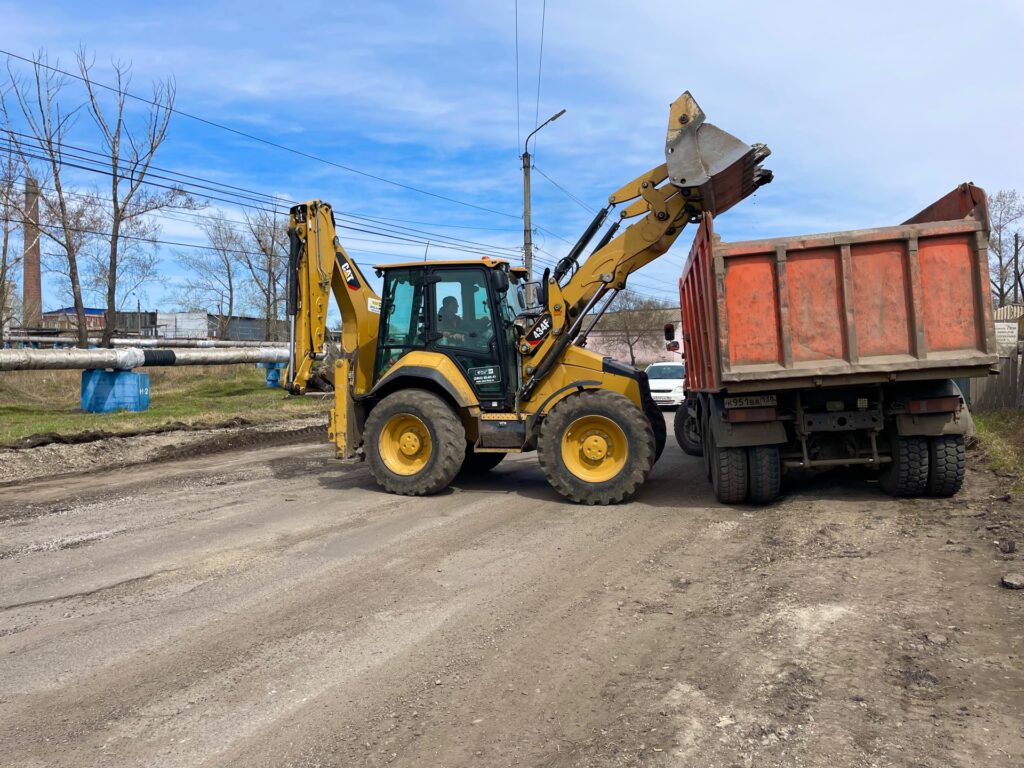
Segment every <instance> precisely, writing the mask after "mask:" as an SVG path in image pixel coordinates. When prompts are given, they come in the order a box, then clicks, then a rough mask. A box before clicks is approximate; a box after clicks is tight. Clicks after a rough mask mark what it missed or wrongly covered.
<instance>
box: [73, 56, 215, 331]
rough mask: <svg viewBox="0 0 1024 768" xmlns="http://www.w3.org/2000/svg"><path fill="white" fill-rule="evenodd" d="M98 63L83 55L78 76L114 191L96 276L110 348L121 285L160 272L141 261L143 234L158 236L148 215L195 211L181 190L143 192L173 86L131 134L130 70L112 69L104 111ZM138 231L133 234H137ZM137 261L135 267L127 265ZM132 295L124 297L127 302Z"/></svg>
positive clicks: (159, 85)
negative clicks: (95, 71)
mask: <svg viewBox="0 0 1024 768" xmlns="http://www.w3.org/2000/svg"><path fill="white" fill-rule="evenodd" d="M92 67H93V61H92V60H90V58H89V57H88V56H87V54H86V52H85V49H84V48H82V49H79V51H78V70H79V72H80V73H81V75H82V80H83V81H84V82H85V88H86V92H87V93H88V96H89V100H88V110H89V114H90V115H91V116H92V119H93V122H95V123H96V126H97V127H98V128H99V130H100V134H101V136H102V139H103V146H104V148H105V150H106V158H104V163H105V164H106V163H107V162H108V161H109V168H110V190H109V197H108V199H107V201H106V203H107V206H108V207H107V208H106V217H105V218H106V219H107V221H106V225H107V226H106V229H105V230H104V235H105V236H106V237H107V264H106V268H105V269H102V270H99V271H98V272H97V273H96V274H98V275H102V277H103V279H104V281H105V283H106V307H107V310H106V311H107V316H106V322H105V323H104V328H103V344H105V345H107V346H109V345H110V341H111V339H112V338H113V336H114V332H115V331H116V329H117V309H118V306H119V304H118V287H119V281H121V280H122V279H123V278H125V277H127V276H128V275H129V274H130V275H132V277H133V279H134V280H135V281H136V282H138V281H139V280H141V279H148V278H150V277H151V276H152V274H153V273H154V272H155V265H156V261H155V255H154V256H153V258H152V259H151V260H145V259H144V258H141V257H142V253H141V249H140V246H139V243H140V240H141V241H144V240H145V239H146V238H145V237H144V236H143V237H141V238H140V236H139V234H138V233H139V232H153V231H154V230H155V227H154V225H152V224H151V223H149V222H147V220H146V216H147V214H150V213H153V212H155V211H159V210H163V209H167V208H195V207H196V204H195V202H194V201H193V200H192V199H191V198H190V197H189V196H188V195H187V194H186V193H185V191H184V190H182V189H181V188H179V187H173V188H171V189H163V188H152V187H146V188H143V184H144V183H145V180H146V174H147V173H148V172H149V169H150V165H151V164H152V162H153V157H154V155H155V154H156V152H157V150H158V149H159V148H160V145H161V144H163V142H164V140H165V139H166V138H167V128H168V126H169V125H170V120H171V114H172V112H173V110H174V94H175V88H174V82H173V81H171V80H158V81H156V82H154V83H153V93H152V96H151V98H150V99H149V101H148V105H149V106H148V107H147V109H146V122H145V126H144V127H140V128H135V129H133V128H131V127H129V125H128V116H127V114H126V111H125V102H126V101H127V99H128V87H129V85H130V84H131V80H132V76H131V65H130V64H123V63H121V62H114V63H113V70H114V85H113V86H111V87H110V90H112V91H113V98H112V103H110V104H108V105H107V106H104V104H103V103H102V99H101V98H100V96H99V93H98V90H97V86H96V84H95V83H94V82H93V80H92V77H91V70H92ZM133 231H134V233H133ZM108 233H109V234H108ZM129 257H134V259H133V260H132V262H131V264H121V263H120V262H121V261H122V260H123V259H127V258H129ZM128 292H129V291H122V296H124V295H127V293H128Z"/></svg>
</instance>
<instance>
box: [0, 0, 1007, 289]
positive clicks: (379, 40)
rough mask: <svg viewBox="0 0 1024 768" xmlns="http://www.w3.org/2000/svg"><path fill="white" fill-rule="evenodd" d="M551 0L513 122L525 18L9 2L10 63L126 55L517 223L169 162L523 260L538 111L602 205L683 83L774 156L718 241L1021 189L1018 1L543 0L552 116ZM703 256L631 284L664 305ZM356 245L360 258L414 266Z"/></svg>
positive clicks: (300, 180)
mask: <svg viewBox="0 0 1024 768" xmlns="http://www.w3.org/2000/svg"><path fill="white" fill-rule="evenodd" d="M542 2H543V0H520V2H519V3H518V6H519V31H518V34H519V79H520V84H519V90H520V97H519V118H518V124H517V103H516V44H515V39H516V23H515V10H514V8H515V4H514V2H513V0H507V1H506V0H501V1H500V2H458V1H452V2H430V3H428V2H420V3H413V2H405V3H402V2H378V3H344V2H343V3H337V2H335V3H324V4H320V3H315V2H307V3H304V4H300V5H296V4H285V3H265V4H261V3H253V2H248V3H240V2H203V3H195V2H176V3H173V4H170V3H167V4H163V3H123V2H119V3H110V2H90V3H81V2H75V3H70V2H55V3H49V4H39V3H36V4H29V3H10V2H0V12H2V18H3V20H4V24H3V28H2V30H0V48H3V49H6V50H9V51H12V52H14V53H17V54H21V55H31V54H32V53H33V52H35V51H39V50H45V51H47V53H48V54H49V57H50V61H51V63H52V62H53V61H54V60H55V59H58V58H59V60H60V62H61V64H62V65H67V66H69V67H71V66H72V65H73V63H74V58H73V56H74V51H75V49H76V48H77V47H78V46H79V45H80V44H84V45H85V46H87V47H88V48H89V50H90V51H92V52H94V53H95V54H96V57H97V68H96V70H95V74H94V76H95V77H96V78H97V79H98V80H104V79H106V78H107V76H108V73H109V70H108V69H107V68H106V67H105V64H106V62H109V61H110V60H111V59H120V60H122V61H131V62H132V63H133V65H134V85H133V90H135V91H137V92H139V93H141V94H145V93H146V92H148V90H149V82H150V81H151V80H153V79H155V78H160V77H166V76H173V77H174V79H175V81H176V83H177V95H178V97H177V106H178V108H179V109H181V110H184V111H187V112H191V113H194V114H197V115H201V116H203V117H206V118H209V119H211V120H214V121H217V122H221V123H225V124H228V125H231V126H235V127H237V128H238V129H240V130H243V131H246V132H250V133H253V134H257V135H259V136H263V137H265V138H267V139H270V140H272V141H274V142H277V143H281V144H284V145H287V146H289V147H294V148H296V149H299V150H302V151H304V152H307V153H310V154H314V155H317V156H321V157H325V158H329V159H331V160H334V161H336V162H338V163H342V164H345V165H348V166H351V167H354V168H358V169H361V170H364V171H367V172H369V173H373V174H376V175H379V176H382V177H387V178H390V179H394V180H396V181H399V182H402V183H404V184H408V185H412V186H416V187H419V188H422V189H426V190H430V191H432V192H435V193H436V194H439V195H444V196H448V197H453V198H457V199H459V200H464V201H467V202H471V203H474V204H476V205H480V206H483V207H486V208H490V209H493V210H496V211H500V212H503V213H504V214H507V215H497V214H492V213H485V212H483V211H480V210H476V209H473V208H470V207H466V206H459V205H453V204H449V203H446V202H443V201H441V200H438V199H436V198H431V197H428V196H424V195H419V194H415V193H412V192H409V191H406V190H402V189H399V188H397V187H393V186H389V185H386V184H382V183H379V182H376V181H373V180H370V179H367V178H365V177H362V176H359V175H355V174H351V173H347V172H345V171H342V170H340V169H338V168H334V167H331V166H329V165H326V164H323V163H318V162H315V161H312V160H307V159H303V158H300V157H297V156H295V155H293V154H289V153H288V152H284V151H281V150H278V149H273V148H271V147H268V146H265V145H261V144H258V143H255V142H252V141H249V140H246V139H244V138H242V137H239V136H236V135H232V134H230V133H227V132H225V131H221V130H217V129H215V128H212V127H210V126H205V125H203V124H201V123H197V122H194V121H191V120H188V119H185V118H180V117H179V118H176V119H175V120H174V122H173V123H172V126H171V135H170V138H169V139H168V141H167V143H166V144H165V146H164V147H163V149H162V152H161V154H160V155H159V156H158V160H157V162H158V163H159V164H160V165H162V166H164V167H167V168H173V169H175V170H179V171H183V172H186V173H192V174H195V175H197V176H203V177H207V178H213V179H216V180H219V181H222V182H225V183H229V184H235V185H238V186H243V187H247V188H252V189H257V190H261V191H265V192H268V193H273V194H278V195H281V196H282V197H284V198H286V199H289V200H302V199H309V198H321V199H324V200H327V201H330V202H331V203H333V204H334V206H335V208H336V209H340V210H345V211H351V212H356V213H362V214H366V215H371V216H377V217H389V218H395V219H404V220H410V221H415V222H425V223H423V224H415V225H410V226H416V227H419V228H421V229H424V230H430V231H434V232H443V233H446V234H449V235H453V236H458V237H464V238H468V239H472V240H475V241H480V242H486V243H491V244H494V245H495V246H504V247H517V246H520V245H521V243H522V234H521V221H520V219H519V216H520V215H521V211H522V188H521V171H520V165H519V158H518V155H519V152H520V151H521V149H520V148H519V147H520V145H519V143H518V142H519V139H520V138H521V137H525V134H526V133H528V132H529V131H530V130H531V129H532V127H533V126H534V125H535V117H539V119H540V120H543V119H545V118H546V117H547V116H549V115H550V114H552V113H553V112H555V111H557V110H559V109H562V108H565V109H566V110H567V113H566V115H565V116H564V117H563V118H562V119H561V120H559V121H558V122H557V123H555V124H553V125H551V126H548V127H547V128H545V129H544V131H543V132H542V133H541V134H540V137H539V144H538V146H537V151H536V153H535V160H536V164H537V166H538V167H539V168H540V169H541V170H543V171H544V172H545V173H547V174H548V175H550V176H551V177H552V178H553V179H555V180H556V181H557V182H558V183H559V184H561V185H562V186H564V187H566V188H567V189H568V190H570V191H571V192H572V193H573V194H574V195H576V196H577V197H579V198H581V199H582V200H584V201H585V202H586V203H587V204H588V205H589V206H591V207H592V208H595V209H596V208H598V207H600V206H601V205H602V204H603V202H604V200H605V198H606V197H607V195H608V194H609V193H610V192H611V191H613V190H614V189H616V188H617V187H618V186H620V185H621V184H622V183H624V182H625V181H628V180H629V179H630V178H632V177H634V176H636V175H637V174H639V173H641V172H642V171H644V170H646V169H648V168H650V167H652V166H655V165H657V164H659V163H660V162H661V160H662V147H663V141H664V130H665V120H666V115H667V107H668V104H669V102H671V101H672V100H673V99H674V98H675V97H676V96H677V95H678V94H679V93H680V92H682V91H683V90H686V89H689V90H690V91H692V92H693V94H694V95H695V96H696V98H697V99H698V101H699V102H700V103H701V106H702V107H703V108H704V111H705V112H706V113H707V115H708V119H709V120H710V121H712V122H714V123H716V124H717V125H719V126H720V127H722V128H724V129H726V130H728V131H730V132H732V133H734V134H735V135H737V136H739V137H740V138H742V139H744V140H745V141H748V142H755V141H758V142H764V143H767V144H768V145H769V146H770V147H771V148H772V150H773V156H772V157H771V158H770V159H769V161H768V162H767V163H766V165H768V166H769V167H770V168H772V170H773V171H774V172H775V181H774V183H772V184H771V185H770V186H768V187H765V188H763V189H762V190H761V191H760V192H759V193H758V194H757V195H756V196H755V197H754V198H752V199H749V200H747V201H745V202H744V203H742V204H740V205H739V206H737V207H736V208H734V209H733V210H732V211H730V212H729V213H727V214H726V215H724V216H723V217H722V218H721V219H720V220H719V222H718V226H719V229H720V231H721V233H722V234H723V236H724V237H725V238H726V239H729V240H736V239H747V238H755V237H768V236H776V235H784V234H794V233H803V232H812V231H828V230H835V229H846V228H852V227H863V226H879V225H887V224H894V223H898V222H899V221H902V220H903V219H905V218H907V217H908V216H910V215H911V214H913V213H914V212H916V211H917V210H919V209H920V208H922V207H924V206H925V205H926V204H927V203H929V202H931V201H932V200H934V199H935V198H937V197H938V196H940V195H941V194H943V193H945V192H947V191H948V190H949V189H952V188H953V187H954V186H955V185H956V184H957V183H959V182H961V181H966V180H973V181H975V182H976V183H978V184H981V185H982V186H984V187H985V188H986V189H988V190H989V191H995V190H997V189H1001V188H1014V187H1015V188H1018V189H1019V188H1022V187H1024V162H1022V160H1021V150H1020V137H1021V129H1020V126H1021V125H1024V92H1022V87H1021V86H1022V77H1021V73H1022V72H1024V54H1022V49H1024V3H1021V2H1012V1H1011V0H1006V1H1005V2H1000V1H999V0H989V1H988V2H978V3H974V4H965V3H962V2H960V3H953V2H945V1H944V0H940V1H939V2H904V3H893V2H887V3H878V2H858V3H842V4H840V3H825V2H786V1H780V2H773V3H751V2H715V3H704V4H682V3H679V2H646V3H621V2H619V3H611V2H586V3H584V2H569V1H568V0H548V3H547V12H546V19H545V29H544V50H543V70H542V78H541V83H540V99H539V103H538V101H537V70H538V56H539V43H540V32H541V11H542ZM15 66H16V67H17V66H19V65H15ZM79 128H80V131H81V134H80V137H81V138H80V140H81V141H82V143H87V144H88V143H90V140H89V138H88V137H89V133H88V129H89V125H88V123H87V122H85V121H83V122H82V123H80V127H79ZM93 145H95V144H94V140H93ZM82 181H83V182H88V181H89V180H88V179H83V180H82ZM92 183H95V182H92ZM533 187H534V223H535V225H537V226H539V227H541V228H543V231H540V232H538V235H537V242H538V244H539V246H540V247H541V248H542V249H543V252H542V253H541V256H542V257H543V258H550V257H552V256H554V257H557V256H559V255H562V254H563V253H564V252H565V251H566V250H567V249H568V247H569V246H568V245H567V244H566V243H565V242H563V241H562V240H559V239H557V238H556V237H554V236H553V235H552V234H551V233H555V234H557V235H559V236H561V237H562V238H564V239H565V240H568V241H573V240H574V239H575V238H576V236H578V234H579V232H580V231H582V229H583V228H584V227H585V225H586V223H587V222H588V221H589V218H590V214H589V213H587V212H586V211H585V210H583V209H582V208H581V207H580V206H578V205H577V204H576V203H574V202H572V201H571V200H569V199H567V198H566V197H565V196H564V195H563V194H562V193H561V192H560V191H558V190H557V189H555V187H553V186H552V185H551V184H550V183H549V182H548V181H547V180H545V179H544V178H543V177H541V176H539V175H534V179H533ZM220 215H227V216H231V217H234V218H239V217H240V212H239V211H238V210H233V209H232V208H231V207H230V206H221V209H220ZM161 225H162V227H163V233H162V236H163V237H164V238H165V239H170V240H181V241H186V242H196V243H200V242H203V238H202V236H201V235H200V234H199V233H198V231H197V229H196V227H195V226H194V224H192V223H190V222H188V221H175V220H170V219H166V220H162V221H161ZM442 225H458V226H460V227H467V228H468V227H473V228H474V229H454V228H444V227H442ZM690 239H691V238H690V235H689V234H688V233H684V234H683V236H682V237H681V238H680V240H679V243H678V244H677V246H676V247H675V248H674V249H673V251H672V252H671V253H670V254H669V255H668V256H666V257H663V258H662V259H661V260H659V261H657V262H655V263H654V264H652V265H650V266H649V267H647V268H645V269H644V270H643V271H642V272H641V273H640V275H639V276H638V279H637V280H635V281H634V283H633V287H634V288H636V289H637V290H638V291H641V292H644V293H650V294H652V295H657V296H659V297H662V298H671V297H673V296H674V294H675V288H674V285H675V281H676V279H677V277H678V274H679V270H680V266H681V263H682V259H683V257H684V255H685V253H686V251H687V249H688V247H689V242H690ZM343 240H344V233H343ZM345 242H346V245H348V246H349V248H350V250H352V251H353V254H354V255H355V257H356V258H357V259H358V260H360V261H363V262H370V263H374V262H377V261H388V260H393V258H405V257H407V256H415V257H416V258H421V257H422V255H423V247H422V246H420V245H409V246H402V245H399V244H393V243H392V244H387V243H384V244H382V243H364V242H357V241H355V240H351V241H349V240H345ZM366 251H377V252H379V253H367V252H366ZM385 253H386V254H390V255H382V254H385ZM430 255H431V257H439V258H443V257H445V256H455V255H457V254H453V253H451V252H445V251H444V250H443V249H441V248H437V247H434V248H431V251H430ZM161 256H162V258H163V266H164V271H165V280H164V281H163V282H162V283H161V284H159V285H153V286H150V287H149V289H148V292H147V301H146V302H144V303H146V304H148V305H150V306H153V307H155V306H157V305H161V306H166V305H167V304H168V302H169V296H170V294H171V292H172V291H173V288H174V286H175V285H176V284H177V283H178V282H180V280H181V271H180V268H179V267H177V265H176V264H175V263H174V254H173V252H172V250H171V249H167V248H164V249H163V250H162V251H161ZM50 303H51V302H47V305H49V304H50Z"/></svg>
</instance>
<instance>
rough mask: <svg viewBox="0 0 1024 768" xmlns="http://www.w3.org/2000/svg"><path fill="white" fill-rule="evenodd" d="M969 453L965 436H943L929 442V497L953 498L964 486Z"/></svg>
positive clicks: (926, 491) (927, 490)
mask: <svg viewBox="0 0 1024 768" xmlns="http://www.w3.org/2000/svg"><path fill="white" fill-rule="evenodd" d="M966 471H967V453H966V449H965V448H964V436H963V435H942V436H940V437H933V438H930V439H929V440H928V485H927V487H926V488H925V493H927V494H928V495H929V496H946V497H948V496H953V495H955V494H956V493H957V491H959V490H960V488H961V487H962V486H963V484H964V474H965V472H966Z"/></svg>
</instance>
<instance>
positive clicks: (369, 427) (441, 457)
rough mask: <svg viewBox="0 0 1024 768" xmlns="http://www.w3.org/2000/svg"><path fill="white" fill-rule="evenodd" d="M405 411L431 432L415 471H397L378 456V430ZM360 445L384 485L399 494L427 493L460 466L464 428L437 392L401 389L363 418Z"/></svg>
mask: <svg viewBox="0 0 1024 768" xmlns="http://www.w3.org/2000/svg"><path fill="white" fill-rule="evenodd" d="M403 414H408V415H411V416H414V417H416V418H417V419H419V420H420V421H421V422H422V423H423V424H424V425H425V426H426V428H427V431H428V432H429V435H430V442H431V450H430V455H429V458H428V459H427V461H426V463H425V465H424V466H423V468H422V469H421V470H419V471H417V472H416V473H415V474H408V475H403V474H398V473H396V472H393V471H392V470H391V469H389V468H388V466H387V465H386V464H385V461H384V457H382V456H381V452H380V448H381V433H382V432H383V430H384V428H385V425H386V424H387V423H388V421H389V420H391V419H392V418H393V417H396V416H401V415H403ZM364 435H365V437H364V441H363V445H364V447H365V451H366V460H367V463H368V464H369V465H370V472H371V473H373V476H374V478H375V479H376V480H377V482H378V483H380V485H381V486H382V487H383V488H384V490H386V491H389V492H391V493H397V494H401V495H402V496H429V495H430V494H433V493H437V492H438V491H441V490H444V489H445V488H447V487H448V486H449V485H450V484H451V482H452V480H454V479H455V476H456V475H457V474H458V472H459V469H461V467H462V463H463V459H465V456H466V451H465V445H466V431H465V429H463V426H462V422H461V421H460V420H459V417H458V415H457V414H456V413H455V411H454V410H452V408H451V406H449V405H448V403H446V402H445V401H444V400H442V399H441V398H440V397H438V396H437V395H435V394H433V393H432V392H427V391H426V390H423V389H404V390H399V391H398V392H394V393H392V394H390V395H388V396H387V397H385V398H384V399H383V400H381V401H380V402H379V403H378V404H377V405H376V407H374V409H373V410H372V411H370V415H369V417H368V418H367V419H366V428H365V430H364Z"/></svg>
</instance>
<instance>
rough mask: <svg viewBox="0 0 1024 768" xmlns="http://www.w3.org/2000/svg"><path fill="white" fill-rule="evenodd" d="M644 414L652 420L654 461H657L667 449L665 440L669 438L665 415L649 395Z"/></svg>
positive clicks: (645, 399)
mask: <svg viewBox="0 0 1024 768" xmlns="http://www.w3.org/2000/svg"><path fill="white" fill-rule="evenodd" d="M644 414H645V415H646V416H647V420H648V421H649V422H651V431H652V432H653V433H654V461H655V463H657V461H658V459H660V458H661V454H662V452H663V451H664V450H665V442H666V441H667V440H668V427H666V426H665V415H664V414H663V413H662V412H661V409H660V408H658V406H657V405H656V404H655V402H654V400H652V399H650V398H649V397H647V398H644Z"/></svg>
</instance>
